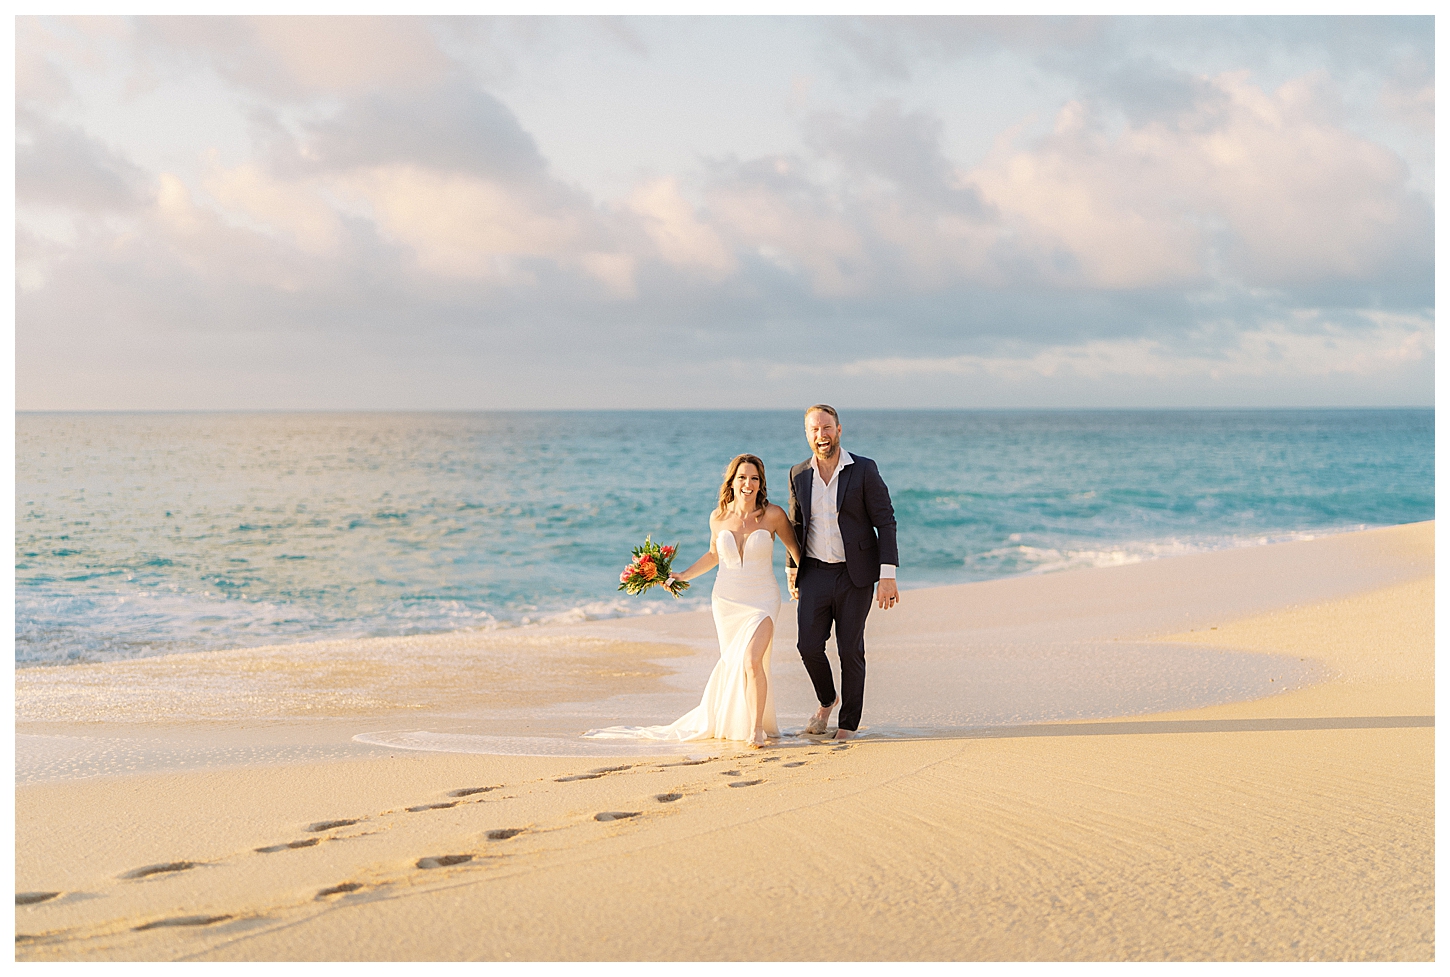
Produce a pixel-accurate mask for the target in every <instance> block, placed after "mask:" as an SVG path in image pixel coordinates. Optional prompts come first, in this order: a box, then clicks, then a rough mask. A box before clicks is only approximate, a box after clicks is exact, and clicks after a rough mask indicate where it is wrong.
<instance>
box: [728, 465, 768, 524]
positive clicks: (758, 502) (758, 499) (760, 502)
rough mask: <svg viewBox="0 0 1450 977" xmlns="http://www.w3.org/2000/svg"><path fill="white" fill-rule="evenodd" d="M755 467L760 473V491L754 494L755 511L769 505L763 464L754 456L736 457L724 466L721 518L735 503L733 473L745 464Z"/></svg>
mask: <svg viewBox="0 0 1450 977" xmlns="http://www.w3.org/2000/svg"><path fill="white" fill-rule="evenodd" d="M747 462H748V463H750V464H752V465H754V466H755V470H756V471H758V472H759V473H760V491H759V492H757V493H755V509H756V511H757V512H758V511H760V510H761V509H764V508H765V507H766V506H768V505H770V500H769V499H768V498H766V496H765V462H763V461H761V460H760V459H759V458H757V457H755V455H736V456H735V457H734V458H732V459H730V464H728V465H726V466H725V481H723V482H721V483H720V514H721V515H722V516H723V515H724V514H725V513H726V511H727V510H729V508H730V503H732V502H734V501H735V473H736V472H737V471H739V470H740V466H741V465H744V464H746V463H747Z"/></svg>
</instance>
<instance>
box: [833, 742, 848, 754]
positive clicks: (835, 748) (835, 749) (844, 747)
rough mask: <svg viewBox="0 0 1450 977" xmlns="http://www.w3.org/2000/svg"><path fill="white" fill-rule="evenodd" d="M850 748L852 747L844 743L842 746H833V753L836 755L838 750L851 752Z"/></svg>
mask: <svg viewBox="0 0 1450 977" xmlns="http://www.w3.org/2000/svg"><path fill="white" fill-rule="evenodd" d="M850 748H851V746H850V744H849V743H842V744H841V745H840V746H833V747H831V752H832V753H834V752H836V751H837V750H849V749H850Z"/></svg>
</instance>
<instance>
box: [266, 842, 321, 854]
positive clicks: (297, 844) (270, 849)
mask: <svg viewBox="0 0 1450 977" xmlns="http://www.w3.org/2000/svg"><path fill="white" fill-rule="evenodd" d="M321 840H322V839H321V838H303V839H302V840H301V841H289V842H287V844H285V845H268V846H267V847H266V848H257V849H254V851H256V852H258V853H260V854H262V855H270V854H272V853H273V852H274V851H286V850H287V849H289V848H311V847H312V846H313V845H315V844H317V843H318V842H319V841H321Z"/></svg>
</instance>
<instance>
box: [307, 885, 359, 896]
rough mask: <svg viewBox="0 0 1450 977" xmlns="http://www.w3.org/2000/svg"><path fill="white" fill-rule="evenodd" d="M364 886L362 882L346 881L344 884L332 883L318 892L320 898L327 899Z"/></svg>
mask: <svg viewBox="0 0 1450 977" xmlns="http://www.w3.org/2000/svg"><path fill="white" fill-rule="evenodd" d="M361 888H362V883H361V882H344V883H342V885H330V886H328V887H327V888H326V889H323V890H322V891H320V892H318V893H317V898H318V899H326V898H327V897H328V896H336V895H341V894H342V893H344V892H356V891H357V890H359V889H361Z"/></svg>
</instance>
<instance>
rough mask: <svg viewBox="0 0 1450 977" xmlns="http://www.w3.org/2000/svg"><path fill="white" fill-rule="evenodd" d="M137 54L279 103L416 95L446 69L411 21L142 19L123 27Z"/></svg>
mask: <svg viewBox="0 0 1450 977" xmlns="http://www.w3.org/2000/svg"><path fill="white" fill-rule="evenodd" d="M128 23H129V24H130V25H131V27H132V29H133V30H134V32H135V36H136V40H137V43H138V45H139V47H140V48H141V50H142V51H144V52H146V54H148V55H149V56H150V57H153V58H156V59H158V60H160V61H162V62H165V63H171V64H179V65H181V66H186V65H189V64H193V63H196V62H198V61H200V62H201V63H203V64H205V65H207V66H208V67H210V68H211V69H213V70H215V71H216V72H217V73H218V74H219V75H221V76H222V77H223V78H225V79H227V80H228V81H230V82H232V83H234V84H236V85H239V86H241V87H243V88H245V89H248V90H250V91H253V92H256V93H258V94H261V95H264V96H266V97H268V98H273V99H278V100H281V101H282V102H301V101H307V100H310V99H313V98H316V97H318V96H338V95H343V96H347V95H356V94H363V93H368V92H375V91H380V90H385V89H386V90H392V91H398V90H404V91H407V90H416V89H420V88H427V87H429V86H431V85H434V84H437V83H438V82H439V81H440V80H442V79H443V78H444V77H446V76H447V75H448V74H449V73H450V72H451V71H452V70H453V63H452V61H451V59H449V58H448V56H447V55H445V54H444V53H443V52H442V51H441V50H440V49H439V47H438V44H437V42H436V41H435V39H434V38H433V36H432V34H431V33H430V32H429V26H428V22H427V21H425V20H422V19H419V18H414V17H368V16H349V17H329V16H310V15H288V16H265V17H145V18H136V19H134V20H131V21H129V22H128Z"/></svg>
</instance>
